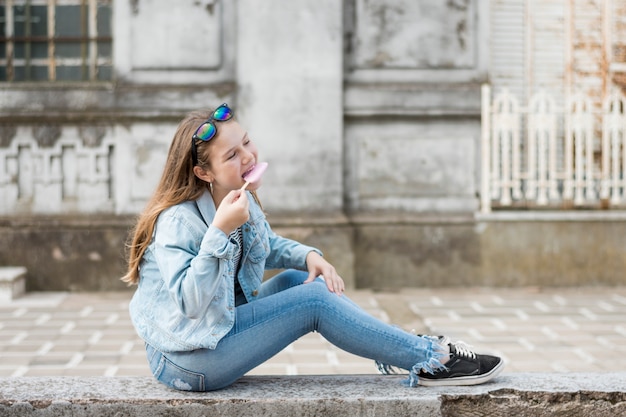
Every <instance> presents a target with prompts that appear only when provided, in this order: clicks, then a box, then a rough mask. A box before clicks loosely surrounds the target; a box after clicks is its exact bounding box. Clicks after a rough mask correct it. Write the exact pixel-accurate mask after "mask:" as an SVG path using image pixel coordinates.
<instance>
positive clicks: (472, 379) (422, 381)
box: [417, 359, 504, 387]
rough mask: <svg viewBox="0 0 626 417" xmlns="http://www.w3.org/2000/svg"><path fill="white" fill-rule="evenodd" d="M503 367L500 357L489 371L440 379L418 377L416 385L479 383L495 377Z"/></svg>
mask: <svg viewBox="0 0 626 417" xmlns="http://www.w3.org/2000/svg"><path fill="white" fill-rule="evenodd" d="M503 369H504V361H503V360H502V359H500V363H499V364H497V365H496V366H495V367H494V368H493V369H492V370H491V371H489V372H488V373H486V374H482V375H472V376H461V377H456V378H441V379H428V378H424V377H420V378H419V379H418V381H417V384H418V385H422V386H424V387H444V386H455V385H479V384H484V383H485V382H487V381H489V380H491V379H493V378H495V377H497V376H498V375H499V374H500V372H502V370H503Z"/></svg>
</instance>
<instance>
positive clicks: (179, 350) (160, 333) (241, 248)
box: [123, 104, 503, 391]
mask: <svg viewBox="0 0 626 417" xmlns="http://www.w3.org/2000/svg"><path fill="white" fill-rule="evenodd" d="M257 162H258V152H257V148H256V146H255V144H254V142H252V140H251V139H250V137H249V136H248V133H247V132H246V130H245V129H244V128H243V127H242V126H241V125H239V123H237V122H236V121H235V120H234V119H233V111H232V109H230V108H229V107H228V105H226V104H222V105H221V106H220V107H218V108H217V109H216V110H214V111H211V112H193V113H191V114H189V115H188V116H187V117H186V118H185V119H184V120H183V121H182V122H181V123H180V125H179V126H178V129H177V131H176V133H175V135H174V140H173V142H172V144H171V146H170V149H169V153H168V156H167V161H166V164H165V168H164V172H163V175H162V177H161V180H160V182H159V184H158V186H157V189H156V191H155V193H154V196H153V197H152V199H151V200H150V201H149V203H148V205H147V207H146V209H145V210H144V212H143V213H142V214H141V216H140V217H139V220H138V223H137V225H136V227H135V230H134V235H133V238H132V243H131V245H130V254H129V263H128V271H127V274H126V275H125V276H124V278H123V280H124V281H126V282H127V283H129V284H138V287H137V290H136V292H135V294H134V295H133V298H132V300H131V303H130V316H131V319H132V321H133V324H134V326H135V328H136V330H137V332H138V334H139V335H140V336H141V338H142V339H143V340H144V341H145V342H146V351H147V356H148V362H149V365H150V368H151V370H152V373H153V374H154V376H155V377H156V378H157V379H158V380H159V381H160V382H162V383H164V384H165V385H167V386H169V387H171V388H175V389H179V390H190V391H210V390H217V389H220V388H224V387H227V386H229V385H230V384H232V383H233V382H235V381H236V380H237V379H238V378H240V377H241V376H243V375H244V374H245V373H246V372H248V371H250V370H251V369H253V368H254V367H256V366H258V365H259V364H261V363H263V362H264V361H266V360H268V359H269V358H271V357H272V356H274V355H275V354H277V353H278V352H280V351H281V350H282V349H283V348H285V347H286V346H288V345H289V344H290V343H292V342H294V341H295V340H297V339H298V338H300V337H301V336H303V335H305V334H307V333H309V332H313V331H317V332H319V333H320V334H321V335H323V336H324V337H325V338H326V339H327V340H328V341H330V342H331V343H333V344H334V345H336V346H338V347H339V348H341V349H343V350H346V351H348V352H350V353H353V354H356V355H359V356H362V357H366V358H371V359H374V360H375V361H377V364H378V365H379V369H380V370H381V372H383V373H387V372H389V371H390V370H392V369H393V368H392V367H398V368H403V369H406V370H408V371H409V381H408V383H409V385H410V386H416V385H417V384H420V385H474V384H480V383H483V382H486V381H488V380H490V379H492V378H493V377H495V376H496V375H497V374H498V373H500V371H501V370H502V368H503V362H502V360H501V359H500V358H498V357H495V356H489V355H479V354H476V353H474V352H473V351H472V350H471V349H470V348H469V347H468V346H467V345H465V344H463V343H462V342H457V343H450V341H449V339H448V338H445V337H443V336H440V337H433V336H419V335H413V334H410V333H407V332H404V331H403V330H401V329H399V328H397V327H394V326H391V325H388V324H386V323H383V322H381V321H379V320H377V319H375V318H374V317H372V316H370V315H369V314H367V313H366V312H365V311H364V310H362V309H361V308H359V307H358V306H357V305H356V304H355V303H353V302H351V301H350V300H349V299H348V298H347V297H346V296H345V295H343V294H342V293H343V291H344V289H345V287H344V282H343V280H342V279H341V277H340V276H339V275H338V274H337V272H336V271H335V268H334V267H333V266H332V265H331V264H330V263H328V262H327V261H326V260H325V259H324V258H323V257H322V254H321V252H320V251H318V250H317V249H315V248H312V247H309V246H306V245H303V244H300V243H298V242H295V241H293V240H289V239H286V238H283V237H281V236H278V235H276V234H275V233H274V232H273V231H272V229H271V228H270V226H269V224H268V223H267V222H266V220H265V216H264V214H263V211H262V208H261V205H260V204H259V201H258V199H257V196H256V193H255V191H256V190H257V189H258V187H259V186H260V182H257V183H253V184H250V185H249V186H248V189H247V190H246V191H242V186H243V184H244V180H243V176H244V175H245V174H246V173H247V172H249V171H250V170H251V169H252V168H254V166H255V165H256V163H257ZM266 268H268V269H273V268H281V269H285V271H283V272H281V273H279V274H278V275H276V276H275V277H273V278H271V279H269V280H267V281H266V282H262V278H263V271H264V269H266Z"/></svg>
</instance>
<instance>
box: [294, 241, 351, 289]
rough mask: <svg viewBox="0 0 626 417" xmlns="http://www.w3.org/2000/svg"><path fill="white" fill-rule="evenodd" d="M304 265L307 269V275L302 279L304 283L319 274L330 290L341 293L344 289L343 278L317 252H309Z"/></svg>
mask: <svg viewBox="0 0 626 417" xmlns="http://www.w3.org/2000/svg"><path fill="white" fill-rule="evenodd" d="M306 267H307V269H308V271H309V277H308V278H307V279H306V281H304V283H305V284H308V283H309V282H313V281H314V280H315V278H317V277H318V276H320V275H321V276H322V277H323V278H324V281H325V282H326V286H327V287H328V290H329V291H330V292H334V293H335V294H337V295H341V294H342V293H343V292H344V291H345V290H346V286H345V284H344V282H343V279H341V277H340V276H339V274H337V271H335V267H334V266H332V265H331V264H330V263H328V262H327V261H326V259H324V258H322V257H321V256H320V254H319V253H317V252H313V251H311V252H309V254H308V255H307V256H306Z"/></svg>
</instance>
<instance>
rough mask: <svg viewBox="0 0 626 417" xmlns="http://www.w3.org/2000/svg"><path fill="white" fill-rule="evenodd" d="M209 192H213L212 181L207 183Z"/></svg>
mask: <svg viewBox="0 0 626 417" xmlns="http://www.w3.org/2000/svg"><path fill="white" fill-rule="evenodd" d="M209 192H210V193H211V195H212V194H213V183H212V182H210V183H209Z"/></svg>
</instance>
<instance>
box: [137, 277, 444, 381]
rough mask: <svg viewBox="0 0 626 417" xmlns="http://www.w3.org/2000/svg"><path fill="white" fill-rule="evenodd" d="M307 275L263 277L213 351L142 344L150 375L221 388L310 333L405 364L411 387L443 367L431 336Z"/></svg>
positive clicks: (356, 351) (382, 359)
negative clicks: (385, 319)
mask: <svg viewBox="0 0 626 417" xmlns="http://www.w3.org/2000/svg"><path fill="white" fill-rule="evenodd" d="M307 276H308V273H306V272H302V271H295V270H288V271H284V272H282V273H280V274H278V275H276V276H275V277H273V278H271V279H270V280H268V281H266V282H265V283H263V285H262V286H261V288H260V290H259V298H258V299H257V300H255V301H253V302H251V303H244V304H241V305H238V306H237V307H236V309H237V313H236V319H235V325H234V326H233V328H232V329H231V330H230V332H229V333H228V334H227V335H226V336H224V338H223V339H222V340H220V342H219V343H218V345H217V347H216V349H215V350H210V349H199V350H194V351H190V352H174V353H171V352H170V353H162V352H159V351H157V350H155V349H154V348H152V346H150V345H147V346H146V350H147V355H148V362H149V364H150V369H151V371H152V373H153V375H154V376H155V377H156V378H157V380H159V381H160V382H162V383H163V384H165V385H167V386H169V387H171V388H174V389H178V390H186V391H212V390H217V389H221V388H225V387H227V386H229V385H231V384H232V383H233V382H235V381H236V380H237V379H239V378H240V377H242V376H243V375H244V374H246V373H247V372H248V371H250V370H251V369H253V368H255V367H256V366H258V365H260V364H262V363H263V362H265V361H267V360H268V359H270V358H271V357H272V356H274V355H276V354H277V353H278V352H280V351H281V350H283V349H284V348H285V347H287V346H288V345H289V344H291V343H292V342H294V341H296V340H297V339H298V338H300V337H301V336H304V335H305V334H307V333H310V332H313V331H317V332H319V333H320V334H321V335H322V336H324V338H326V339H327V340H328V341H329V342H330V343H332V344H333V345H335V346H337V347H339V348H341V349H343V350H345V351H347V352H350V353H352V354H355V355H358V356H361V357H365V358H369V359H373V360H377V361H380V362H382V363H385V364H388V365H392V366H396V367H399V368H402V369H406V370H409V371H410V380H412V382H410V385H416V383H417V373H419V372H420V370H421V369H425V370H427V371H430V372H432V371H433V370H435V369H439V368H442V367H443V365H441V363H440V362H439V358H440V357H441V355H442V354H441V353H439V351H440V350H441V349H440V347H439V345H438V343H437V342H436V340H433V339H431V338H428V337H421V336H416V335H413V334H410V333H408V332H405V331H403V330H402V329H399V328H397V327H395V326H392V325H389V324H386V323H384V322H382V321H380V320H378V319H376V318H375V317H372V316H371V315H369V314H368V313H366V312H365V311H364V310H363V309H361V308H360V307H359V306H358V305H356V304H355V303H354V302H352V301H351V300H349V299H348V298H347V297H346V296H345V295H342V296H338V295H336V294H334V293H331V292H330V291H328V288H327V287H326V284H325V283H324V282H323V281H322V280H320V279H318V280H316V281H314V282H311V283H309V284H304V285H301V284H302V283H303V281H304V280H306V278H307Z"/></svg>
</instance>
